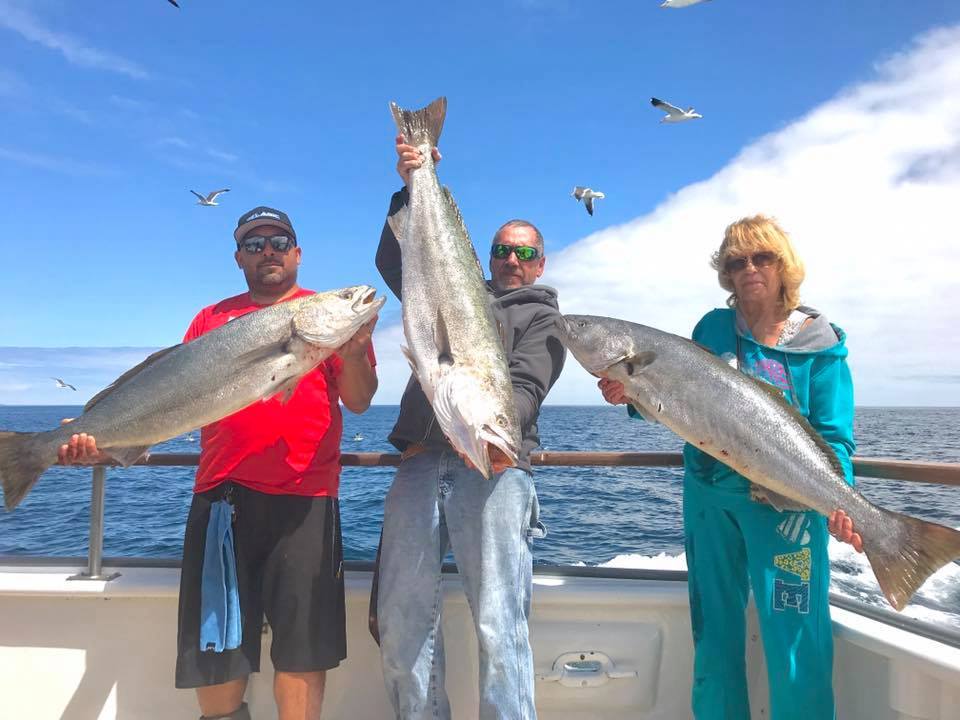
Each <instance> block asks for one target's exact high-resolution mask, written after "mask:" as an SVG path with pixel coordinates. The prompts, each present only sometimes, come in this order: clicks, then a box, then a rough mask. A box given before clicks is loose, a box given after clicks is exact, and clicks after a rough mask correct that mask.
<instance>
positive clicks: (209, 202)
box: [190, 188, 230, 207]
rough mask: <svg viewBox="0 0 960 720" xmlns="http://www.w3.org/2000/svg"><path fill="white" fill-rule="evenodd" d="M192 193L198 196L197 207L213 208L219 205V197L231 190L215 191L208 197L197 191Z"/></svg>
mask: <svg viewBox="0 0 960 720" xmlns="http://www.w3.org/2000/svg"><path fill="white" fill-rule="evenodd" d="M190 192H192V193H193V194H194V195H196V196H197V205H206V206H208V207H213V206H214V205H216V204H217V196H218V195H220V194H222V193H225V192H230V188H224V189H223V190H214V191H213V192H212V193H210V194H209V195H207V196H206V197H204V196H203V195H201V194H200V193H198V192H197V191H196V190H191V191H190Z"/></svg>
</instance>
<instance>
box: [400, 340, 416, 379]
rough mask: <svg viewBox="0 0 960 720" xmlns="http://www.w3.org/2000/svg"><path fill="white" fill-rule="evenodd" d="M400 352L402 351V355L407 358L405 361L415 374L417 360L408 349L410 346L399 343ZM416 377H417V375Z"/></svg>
mask: <svg viewBox="0 0 960 720" xmlns="http://www.w3.org/2000/svg"><path fill="white" fill-rule="evenodd" d="M400 352H402V353H403V356H404V357H405V358H406V359H407V363H408V364H409V365H410V370H411V371H412V372H413V374H414V375H417V361H416V359H415V358H414V357H413V353H412V352H411V351H410V348H408V347H407V346H406V345H401V346H400ZM417 377H418V378H419V375H417Z"/></svg>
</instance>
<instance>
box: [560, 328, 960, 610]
mask: <svg viewBox="0 0 960 720" xmlns="http://www.w3.org/2000/svg"><path fill="white" fill-rule="evenodd" d="M558 323H559V324H560V336H561V342H563V343H564V345H566V347H567V348H568V349H569V350H570V351H571V352H572V353H573V355H574V357H576V358H577V360H578V361H579V362H580V364H581V365H583V367H584V368H585V369H586V370H587V371H588V372H590V373H592V374H593V375H596V376H598V377H605V378H610V379H611V380H616V381H618V382H620V383H622V384H623V387H624V391H625V394H626V395H627V397H628V398H629V399H630V402H631V403H632V404H633V405H634V406H635V407H636V408H637V409H638V410H639V411H640V412H641V414H642V415H643V416H644V417H645V418H647V419H649V420H653V421H656V422H660V423H662V424H663V425H665V426H666V427H668V428H670V429H671V430H673V431H674V432H675V433H676V434H677V435H679V436H680V437H682V438H683V439H684V440H686V441H687V442H688V443H690V444H691V445H693V446H694V447H697V448H699V449H700V450H702V451H703V452H705V453H707V454H709V455H711V456H713V457H714V458H716V459H717V460H719V461H720V462H722V463H724V464H725V465H728V466H729V467H731V468H733V469H734V470H736V471H737V472H738V473H740V474H741V475H743V476H744V477H745V478H747V479H749V480H750V481H751V482H753V483H756V484H758V485H760V486H762V488H764V489H765V490H766V493H765V495H766V496H767V497H768V498H769V500H770V502H771V504H773V505H774V506H776V507H778V508H780V509H784V506H788V505H789V506H791V507H793V508H796V507H798V506H802V507H805V508H812V509H814V510H816V511H817V512H819V513H821V514H823V515H830V513H832V512H833V511H834V510H838V509H839V510H843V511H844V512H845V513H846V514H847V515H849V516H850V517H851V518H852V520H853V526H854V529H855V530H856V532H858V533H859V534H860V535H861V537H862V538H863V550H864V552H865V553H866V556H867V558H868V560H869V561H870V565H871V567H873V572H874V574H875V575H876V576H877V580H878V582H879V583H880V588H881V590H883V594H884V595H885V596H886V598H887V600H888V601H889V602H890V604H891V605H892V606H893V607H894V608H896V609H897V610H901V609H903V607H904V606H905V605H906V604H907V602H909V600H910V597H911V596H912V595H913V593H914V592H916V590H917V589H918V588H919V587H920V586H921V585H922V584H923V583H924V582H925V581H926V579H927V578H928V577H929V576H930V575H932V574H933V573H935V572H936V571H937V570H939V569H940V568H941V567H942V566H943V565H945V564H947V563H949V562H950V561H951V560H953V559H955V558H957V557H960V532H958V531H957V530H954V529H953V528H949V527H945V526H943V525H938V524H936V523H931V522H926V521H924V520H919V519H917V518H913V517H910V516H908V515H903V514H901V513H897V512H892V511H889V510H884V509H883V508H881V507H877V506H876V505H874V504H872V503H871V502H870V501H869V500H867V499H866V498H864V497H863V495H861V494H860V493H859V492H858V491H857V490H856V489H854V488H852V487H850V486H849V485H848V484H847V483H846V481H845V480H844V475H843V470H842V469H841V467H840V461H839V460H838V459H837V456H836V453H835V452H834V451H833V448H831V447H830V445H828V444H827V443H826V442H825V441H824V440H823V438H821V437H820V435H819V434H818V433H817V432H816V431H815V430H814V429H813V428H812V427H811V426H810V424H809V423H808V422H807V420H806V419H805V418H804V417H803V416H801V415H800V413H798V412H797V411H796V409H795V408H794V407H793V406H792V405H790V404H789V403H788V402H787V401H786V400H785V399H784V397H783V395H782V394H781V393H780V391H779V390H777V389H776V388H774V387H773V386H772V385H769V384H767V383H765V382H763V381H762V380H757V379H755V378H752V377H749V376H747V375H745V374H743V373H741V372H739V371H737V370H735V369H734V368H732V367H731V366H730V365H728V364H727V363H725V362H724V361H723V360H721V359H720V358H719V357H717V356H715V355H713V354H711V353H710V352H708V351H707V350H704V349H703V348H701V347H700V346H698V345H697V344H696V343H694V342H691V341H690V340H687V339H685V338H682V337H679V336H677V335H671V334H670V333H665V332H662V331H660V330H656V329H654V328H650V327H646V326H644V325H637V324H635V323H630V322H626V321H624V320H616V319H613V318H607V317H597V316H591V315H566V316H564V318H563V319H561V320H558Z"/></svg>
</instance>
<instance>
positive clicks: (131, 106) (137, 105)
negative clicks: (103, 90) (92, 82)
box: [109, 95, 147, 112]
mask: <svg viewBox="0 0 960 720" xmlns="http://www.w3.org/2000/svg"><path fill="white" fill-rule="evenodd" d="M109 100H110V102H111V103H113V104H114V105H116V106H117V107H119V108H122V109H124V110H130V111H133V112H143V111H144V110H146V109H147V103H145V102H143V101H142V100H135V99H134V98H130V97H124V96H123V95H111V96H110V97H109Z"/></svg>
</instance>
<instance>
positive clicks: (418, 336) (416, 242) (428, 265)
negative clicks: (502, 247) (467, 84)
mask: <svg viewBox="0 0 960 720" xmlns="http://www.w3.org/2000/svg"><path fill="white" fill-rule="evenodd" d="M390 109H391V111H392V112H393V118H394V120H395V121H396V123H397V128H398V129H399V131H400V132H401V133H402V134H403V136H404V138H405V139H406V141H407V142H408V143H409V144H410V145H413V146H415V147H417V148H418V149H419V150H420V151H421V153H422V154H423V158H424V161H423V165H422V166H421V167H419V168H416V169H414V170H413V171H411V173H410V180H409V183H408V186H409V193H410V200H409V203H408V205H407V206H406V207H405V208H403V209H402V210H401V211H400V212H398V213H395V214H394V215H392V216H391V217H390V218H389V220H388V222H389V223H390V229H391V230H393V233H394V235H395V236H396V238H397V241H398V242H399V243H400V252H401V256H402V258H403V277H402V282H403V297H402V303H403V330H404V334H405V336H406V339H407V343H408V346H409V347H405V348H402V349H403V352H404V355H406V357H407V360H408V361H409V362H410V367H411V368H412V369H413V372H414V374H415V375H416V377H417V380H419V381H420V386H421V387H422V388H423V392H424V394H425V395H426V396H427V399H428V400H429V401H430V404H431V405H432V406H433V411H434V414H435V415H436V417H437V422H438V423H439V425H440V428H441V430H443V433H444V434H445V435H446V436H447V439H449V440H450V443H451V444H452V445H453V447H454V448H455V449H456V450H457V451H458V452H460V453H462V454H464V455H466V456H467V457H468V458H469V459H470V462H472V463H473V465H474V466H475V467H476V468H477V469H478V470H479V471H480V472H481V473H483V475H484V477H490V475H491V473H492V465H491V459H490V453H491V452H493V453H494V454H495V455H496V454H498V453H499V454H500V455H502V456H503V457H504V458H505V459H506V460H507V462H508V463H509V464H510V465H515V464H516V462H517V453H518V452H519V449H520V440H521V438H520V429H519V426H518V424H517V420H516V410H515V408H514V404H513V387H512V385H511V384H510V372H509V370H508V368H507V361H506V356H505V355H504V350H503V343H502V342H501V340H500V336H499V334H498V332H497V325H496V321H495V320H494V317H493V312H492V311H491V309H490V300H489V296H488V293H487V288H486V283H485V282H484V279H483V270H482V268H481V267H480V261H479V260H478V259H477V254H476V252H475V251H474V249H473V245H472V244H471V242H470V236H469V235H468V234H467V228H466V227H465V226H464V224H463V218H462V217H461V216H460V210H459V208H458V207H457V204H456V203H455V202H454V200H453V197H451V195H450V191H449V190H447V188H445V187H443V186H441V185H440V181H439V180H438V179H437V171H436V167H435V166H434V163H433V158H432V157H431V154H430V152H431V150H432V148H434V147H436V145H437V140H438V139H439V137H440V131H441V130H442V129H443V121H444V118H445V116H446V111H447V100H446V98H439V99H437V100H434V101H433V102H432V103H430V105H428V106H427V107H425V108H422V109H420V110H402V109H401V108H399V107H397V105H396V103H390Z"/></svg>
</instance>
